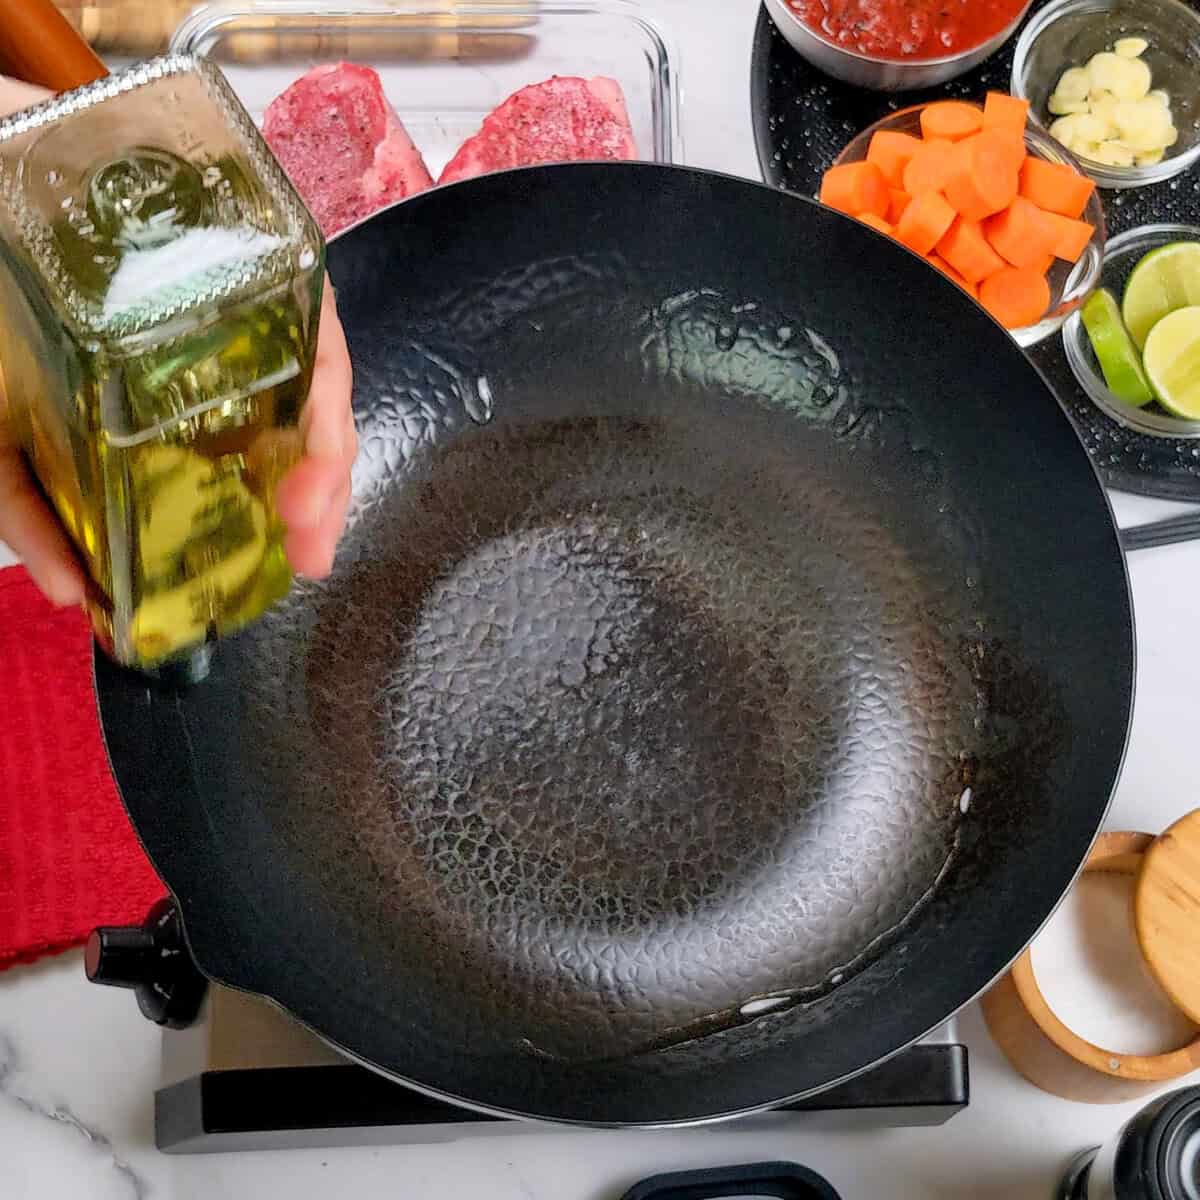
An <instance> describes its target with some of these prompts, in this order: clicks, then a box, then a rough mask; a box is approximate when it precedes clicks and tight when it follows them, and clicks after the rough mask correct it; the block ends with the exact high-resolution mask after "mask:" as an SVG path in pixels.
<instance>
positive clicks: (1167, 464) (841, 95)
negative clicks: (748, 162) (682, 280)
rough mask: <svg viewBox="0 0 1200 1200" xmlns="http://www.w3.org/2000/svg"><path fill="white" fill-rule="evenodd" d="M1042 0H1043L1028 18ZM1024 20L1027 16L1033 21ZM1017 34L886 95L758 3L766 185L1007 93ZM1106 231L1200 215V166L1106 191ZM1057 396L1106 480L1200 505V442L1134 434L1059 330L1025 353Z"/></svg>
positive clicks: (791, 186) (804, 175) (808, 192)
mask: <svg viewBox="0 0 1200 1200" xmlns="http://www.w3.org/2000/svg"><path fill="white" fill-rule="evenodd" d="M1045 2H1046V0H1038V2H1037V3H1035V4H1034V5H1033V6H1032V7H1031V9H1030V13H1029V16H1032V14H1033V13H1035V12H1036V11H1037V10H1038V9H1039V8H1041V7H1042V6H1043V4H1044V3H1045ZM1029 16H1027V17H1026V20H1028V19H1029ZM1019 36H1020V31H1019V30H1018V32H1017V33H1015V34H1014V35H1013V36H1012V38H1011V39H1010V40H1009V41H1008V43H1007V44H1006V45H1005V46H1004V47H1003V48H1002V49H1001V50H999V51H998V52H997V53H996V54H994V55H993V56H992V57H991V58H990V59H988V61H987V62H985V63H984V64H983V65H982V66H979V67H976V68H975V70H973V71H970V72H968V73H967V74H966V75H963V76H960V77H959V78H958V79H955V80H953V81H952V82H950V83H948V84H943V85H941V86H940V87H937V88H931V89H925V90H923V91H916V92H903V93H891V94H888V93H884V92H872V91H867V90H866V89H863V88H856V87H852V86H851V85H850V84H846V83H841V82H839V81H838V80H836V79H831V78H829V77H828V76H827V75H824V74H822V73H821V72H820V71H818V70H817V68H816V67H814V66H812V65H811V64H810V63H809V62H807V61H806V60H805V59H803V58H801V57H800V55H799V54H797V53H796V52H795V51H794V50H793V49H792V48H791V46H789V45H788V43H787V41H786V40H785V39H784V37H783V35H782V34H780V32H779V31H778V30H777V29H776V28H775V23H774V22H773V21H772V20H771V18H770V16H769V15H768V14H767V12H766V9H761V10H760V11H759V16H758V28H757V30H756V31H755V35H754V57H753V64H752V67H751V109H752V113H753V119H754V138H755V144H756V147H757V150H758V162H759V167H760V169H761V170H762V174H763V178H764V179H765V180H766V181H767V183H769V184H772V185H773V186H775V187H781V188H786V189H787V190H788V191H790V192H797V193H799V194H800V195H803V196H815V195H816V193H817V189H818V188H819V186H820V181H821V175H822V173H823V172H824V171H825V170H826V169H827V168H828V167H829V166H830V164H831V163H832V162H833V160H834V159H835V158H836V157H837V155H838V153H839V152H840V151H841V149H842V147H843V146H845V144H846V143H847V142H848V141H849V140H850V139H851V138H852V137H853V136H854V135H855V134H856V133H858V132H859V131H860V130H862V129H865V128H866V127H867V126H868V125H871V124H874V122H876V121H878V120H879V119H880V118H881V117H883V116H886V115H887V113H889V112H893V111H895V110H896V109H898V108H906V107H908V106H909V105H912V104H921V103H923V102H925V101H927V100H936V99H938V98H940V97H943V96H956V97H963V98H972V99H974V98H978V97H980V96H982V95H983V94H984V93H985V92H986V91H988V90H989V89H993V90H996V91H1005V92H1006V91H1008V88H1009V77H1010V74H1011V71H1012V59H1013V51H1014V50H1015V48H1016V42H1017V38H1018V37H1019ZM1102 199H1103V201H1104V214H1105V219H1106V221H1107V224H1108V236H1109V237H1110V238H1111V237H1115V236H1116V235H1117V234H1118V233H1122V232H1124V231H1125V230H1127V229H1132V228H1134V227H1135V226H1138V225H1146V224H1150V223H1153V222H1162V221H1179V222H1182V223H1194V222H1195V221H1196V220H1197V219H1200V172H1195V171H1192V172H1189V173H1187V174H1185V175H1182V176H1177V177H1176V178H1175V179H1171V180H1167V181H1165V182H1163V183H1158V184H1152V185H1150V186H1148V187H1143V188H1137V189H1133V190H1129V191H1124V192H1113V191H1106V192H1104V193H1102ZM1029 355H1030V358H1032V359H1033V361H1034V362H1035V363H1036V364H1037V366H1038V368H1039V369H1040V370H1041V371H1042V373H1043V374H1044V375H1045V376H1046V378H1047V379H1048V380H1049V381H1050V383H1051V385H1052V386H1053V387H1054V390H1055V391H1056V392H1057V393H1058V395H1059V397H1060V398H1061V400H1062V402H1063V404H1064V405H1065V406H1066V409H1067V413H1068V414H1069V415H1070V417H1071V420H1072V421H1073V422H1074V423H1075V428H1076V429H1077V430H1078V431H1079V435H1080V437H1081V438H1082V440H1083V443H1084V445H1085V446H1086V447H1087V450H1088V453H1089V454H1090V455H1091V456H1092V460H1093V461H1094V462H1095V464H1096V466H1097V468H1098V469H1099V471H1100V475H1101V478H1102V479H1103V480H1104V482H1105V483H1106V484H1107V485H1108V486H1109V487H1113V488H1117V489H1119V490H1120V491H1125V492H1136V493H1138V494H1140V495H1143V496H1159V497H1164V498H1167V499H1172V500H1198V501H1200V445H1198V444H1197V443H1196V442H1195V441H1175V440H1172V439H1168V438H1156V437H1150V436H1148V435H1146V434H1140V433H1134V432H1132V431H1131V430H1127V429H1125V428H1124V427H1123V426H1121V425H1118V424H1117V423H1116V422H1115V421H1113V420H1112V419H1111V418H1109V417H1107V416H1106V415H1105V414H1104V413H1102V412H1101V411H1100V410H1099V409H1098V408H1097V407H1096V406H1095V405H1094V404H1093V403H1092V402H1091V400H1089V399H1088V397H1087V396H1086V395H1085V394H1084V392H1083V391H1082V390H1081V389H1080V387H1079V384H1078V383H1076V381H1075V376H1074V375H1072V374H1071V368H1070V366H1068V364H1067V359H1066V355H1065V354H1064V352H1063V347H1062V339H1061V337H1059V336H1058V335H1055V336H1053V337H1049V338H1047V339H1046V340H1045V341H1044V342H1042V343H1041V344H1040V345H1038V346H1035V347H1033V348H1032V349H1031V350H1030V351H1029Z"/></svg>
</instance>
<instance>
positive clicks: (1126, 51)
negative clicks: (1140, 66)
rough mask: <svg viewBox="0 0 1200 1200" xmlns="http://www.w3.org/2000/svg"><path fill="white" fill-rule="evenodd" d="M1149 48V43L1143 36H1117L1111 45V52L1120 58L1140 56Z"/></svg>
mask: <svg viewBox="0 0 1200 1200" xmlns="http://www.w3.org/2000/svg"><path fill="white" fill-rule="evenodd" d="M1149 48H1150V43H1149V42H1148V41H1146V39H1145V38H1140V37H1124V38H1117V40H1116V42H1115V43H1114V45H1113V53H1114V54H1119V55H1120V56H1121V57H1122V58H1140V57H1141V56H1142V55H1143V54H1145V53H1146V51H1147V50H1148V49H1149Z"/></svg>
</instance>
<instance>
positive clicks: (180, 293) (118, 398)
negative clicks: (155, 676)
mask: <svg viewBox="0 0 1200 1200" xmlns="http://www.w3.org/2000/svg"><path fill="white" fill-rule="evenodd" d="M323 279H324V246H323V243H322V241H321V236H320V233H319V231H318V230H317V228H316V225H315V224H314V222H313V221H312V218H311V217H310V216H309V214H308V212H307V210H306V209H305V208H304V206H303V204H302V203H301V201H300V199H299V197H298V196H297V195H296V193H295V192H294V190H293V189H292V187H291V185H290V184H289V183H288V181H287V179H286V177H285V176H284V175H283V173H282V171H281V170H280V169H279V167H278V165H277V164H276V162H275V160H274V158H273V157H272V156H271V154H270V152H269V150H268V149H267V147H266V145H265V143H264V142H263V141H262V139H261V137H260V136H259V134H258V132H257V130H256V129H255V128H254V125H253V123H252V122H251V121H250V119H249V117H248V116H247V115H246V113H245V111H244V110H243V109H242V108H241V106H240V104H239V103H238V102H237V100H236V99H235V97H234V96H233V93H232V92H231V90H230V89H229V88H228V85H227V84H226V83H225V81H224V79H223V78H222V76H221V75H220V73H219V71H217V69H216V68H215V67H213V66H211V65H210V64H208V63H206V62H205V61H203V60H196V59H191V58H187V57H171V58H164V59H157V60H154V61H152V62H150V63H145V64H142V65H140V66H137V67H134V68H132V69H130V70H129V71H126V72H124V73H122V74H120V75H114V76H111V77H109V78H107V79H105V80H102V81H100V82H99V83H95V84H91V85H89V86H87V87H85V88H81V89H79V90H78V91H75V92H71V93H68V94H66V95H64V96H62V97H59V98H58V99H57V100H54V101H50V102H48V103H46V104H43V105H40V106H37V107H35V108H32V109H29V110H27V111H25V112H23V113H19V114H17V115H15V116H13V117H11V118H9V119H8V120H7V121H5V122H3V123H2V124H0V370H2V371H3V403H4V415H5V417H6V419H7V421H8V422H9V423H10V425H11V427H12V430H13V431H14V432H15V434H16V436H17V439H18V441H19V443H20V444H21V446H22V447H23V448H24V449H25V451H26V454H27V456H28V458H29V461H30V463H31V465H32V466H33V469H34V471H35V473H36V475H37V477H38V479H39V481H40V482H41V485H42V487H43V490H44V491H45V493H46V496H47V499H48V500H49V501H50V503H51V504H52V505H53V507H54V509H55V511H56V512H57V513H58V516H59V518H60V519H61V521H62V523H63V525H64V526H65V527H66V529H67V531H68V533H69V534H70V536H71V538H72V540H73V541H74V543H75V545H76V546H77V548H78V550H79V554H80V556H81V558H82V560H83V561H84V563H85V564H86V566H87V569H88V572H89V575H90V577H91V581H92V584H93V589H92V598H91V600H90V603H89V608H90V612H91V616H92V621H93V626H94V628H95V631H96V634H97V637H98V640H99V641H100V642H101V644H102V645H104V646H105V648H106V649H107V650H108V651H109V652H110V653H111V654H112V655H113V657H114V658H116V659H117V660H118V661H119V662H122V663H124V664H126V665H128V666H132V667H136V668H139V669H142V670H155V669H157V668H159V667H161V666H163V665H164V664H168V663H177V662H186V661H188V660H189V659H192V658H194V657H195V656H196V655H197V654H200V653H202V652H203V649H204V647H205V646H206V645H207V644H208V643H210V642H211V641H212V640H213V639H215V638H217V637H219V636H221V635H222V634H226V633H230V632H233V631H234V630H236V629H239V628H241V627H242V626H244V625H246V624H247V623H248V622H250V621H252V620H254V619H255V618H256V617H257V616H259V615H260V614H261V613H262V612H263V611H264V610H265V609H266V608H267V607H268V606H269V605H271V604H272V603H274V602H275V601H276V600H278V599H280V598H281V597H282V596H283V595H285V594H286V592H287V590H288V588H289V586H290V584H291V572H290V570H289V568H288V565H287V561H286V559H285V556H284V553H283V529H282V526H281V524H280V521H279V518H278V516H277V514H276V512H275V505H274V495H275V486H276V484H277V483H278V481H279V479H280V477H281V476H282V475H283V473H284V472H285V471H286V470H287V469H288V467H289V466H290V465H291V464H292V463H293V462H294V461H295V460H296V458H297V457H298V456H299V454H300V450H301V443H300V437H301V435H300V413H301V409H302V407H303V404H304V401H305V399H306V397H307V393H308V387H309V383H310V380H311V376H312V366H313V357H314V343H315V338H316V331H317V321H318V313H319V310H320V301H321V286H322V281H323Z"/></svg>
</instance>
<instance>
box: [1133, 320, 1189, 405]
mask: <svg viewBox="0 0 1200 1200" xmlns="http://www.w3.org/2000/svg"><path fill="white" fill-rule="evenodd" d="M1144 362H1145V365H1146V374H1147V375H1148V376H1149V377H1150V386H1151V387H1152V388H1154V394H1155V395H1156V396H1157V397H1158V402H1159V404H1161V405H1162V406H1163V408H1165V409H1166V410H1167V412H1169V413H1172V414H1174V415H1175V416H1177V417H1183V418H1185V419H1186V420H1189V421H1200V304H1193V305H1191V306H1190V307H1188V308H1179V309H1176V310H1175V311H1174V312H1173V313H1170V314H1168V315H1167V316H1165V317H1163V319H1162V320H1161V321H1159V322H1158V324H1157V325H1155V326H1154V328H1153V329H1152V330H1150V336H1149V337H1148V338H1147V339H1146V352H1145V357H1144Z"/></svg>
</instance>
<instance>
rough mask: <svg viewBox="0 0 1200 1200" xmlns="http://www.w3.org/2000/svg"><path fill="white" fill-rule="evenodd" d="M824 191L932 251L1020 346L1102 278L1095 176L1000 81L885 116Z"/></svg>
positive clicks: (884, 230) (936, 262) (1044, 333)
mask: <svg viewBox="0 0 1200 1200" xmlns="http://www.w3.org/2000/svg"><path fill="white" fill-rule="evenodd" d="M820 200H821V203H823V204H826V205H828V206H829V207H831V208H836V209H838V210H839V211H841V212H843V213H846V214H847V215H848V216H852V217H855V218H856V219H858V220H860V221H862V222H863V223H864V224H866V225H869V226H870V227H871V228H873V229H874V230H876V231H877V232H878V233H881V234H884V235H886V236H888V237H891V238H893V239H894V240H896V241H897V242H899V243H901V244H902V245H903V246H905V247H906V248H907V249H908V250H910V251H911V252H912V253H914V254H918V255H920V256H921V257H922V258H924V259H926V261H928V262H929V264H930V265H931V266H932V267H934V268H936V269H937V270H939V271H941V272H942V273H943V274H944V275H946V276H947V277H948V278H949V279H951V280H952V281H953V282H954V283H956V284H957V285H958V286H959V287H960V288H961V289H962V290H963V291H965V292H966V293H967V294H968V295H969V296H971V297H972V299H974V300H975V301H976V302H977V303H978V304H980V305H982V306H983V308H985V309H986V310H987V311H988V312H989V313H991V315H992V316H993V317H994V318H995V319H996V320H997V321H999V322H1000V324H1001V325H1003V326H1004V327H1005V328H1006V329H1007V330H1008V331H1009V333H1010V334H1011V335H1012V337H1013V339H1014V340H1015V341H1016V342H1017V343H1018V344H1019V345H1021V346H1032V345H1035V344H1036V343H1037V342H1040V341H1042V340H1043V339H1044V338H1047V337H1049V336H1050V335H1051V334H1052V333H1055V332H1056V331H1057V330H1059V329H1060V328H1061V327H1062V325H1063V322H1065V321H1066V319H1067V318H1068V317H1069V316H1070V315H1071V313H1073V312H1074V311H1075V310H1076V309H1077V308H1078V307H1079V306H1080V304H1082V303H1083V301H1084V300H1085V299H1086V298H1087V296H1088V294H1089V293H1090V292H1091V291H1092V289H1093V288H1094V287H1095V286H1096V282H1097V280H1098V279H1099V278H1100V270H1101V266H1102V264H1103V260H1104V238H1105V229H1104V212H1103V208H1102V206H1101V204H1100V198H1099V196H1098V195H1097V193H1096V186H1095V184H1094V183H1093V182H1092V180H1091V179H1089V178H1088V177H1087V175H1085V174H1084V172H1083V171H1082V170H1081V168H1080V166H1079V163H1078V162H1077V161H1076V160H1075V159H1074V157H1073V156H1072V155H1071V153H1070V151H1068V150H1066V149H1065V148H1064V147H1063V146H1061V145H1059V144H1058V143H1057V142H1056V141H1054V139H1053V138H1051V137H1050V136H1049V135H1048V134H1046V133H1045V132H1043V131H1042V130H1041V129H1040V128H1038V126H1037V125H1035V124H1033V123H1032V122H1031V121H1030V120H1029V105H1028V103H1027V102H1026V101H1024V100H1019V99H1016V98H1014V97H1012V96H1008V95H1005V94H1004V93H1001V92H989V93H988V95H987V98H986V100H985V102H984V103H983V104H976V103H972V102H968V101H963V100H937V101H933V102H931V103H928V104H919V105H915V106H913V107H912V108H904V109H901V110H899V111H898V112H894V113H891V114H889V115H888V116H887V117H885V118H884V119H883V120H882V121H877V122H876V123H875V124H874V125H872V126H870V128H868V129H864V130H863V132H862V133H860V134H859V135H858V136H857V137H855V138H854V139H853V141H851V142H850V143H849V145H847V146H846V148H845V149H844V150H843V151H842V153H841V154H840V155H839V156H838V158H837V160H836V161H835V162H834V164H833V166H832V167H830V169H829V170H828V171H827V172H826V173H825V176H824V178H823V179H822V182H821V191H820Z"/></svg>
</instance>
